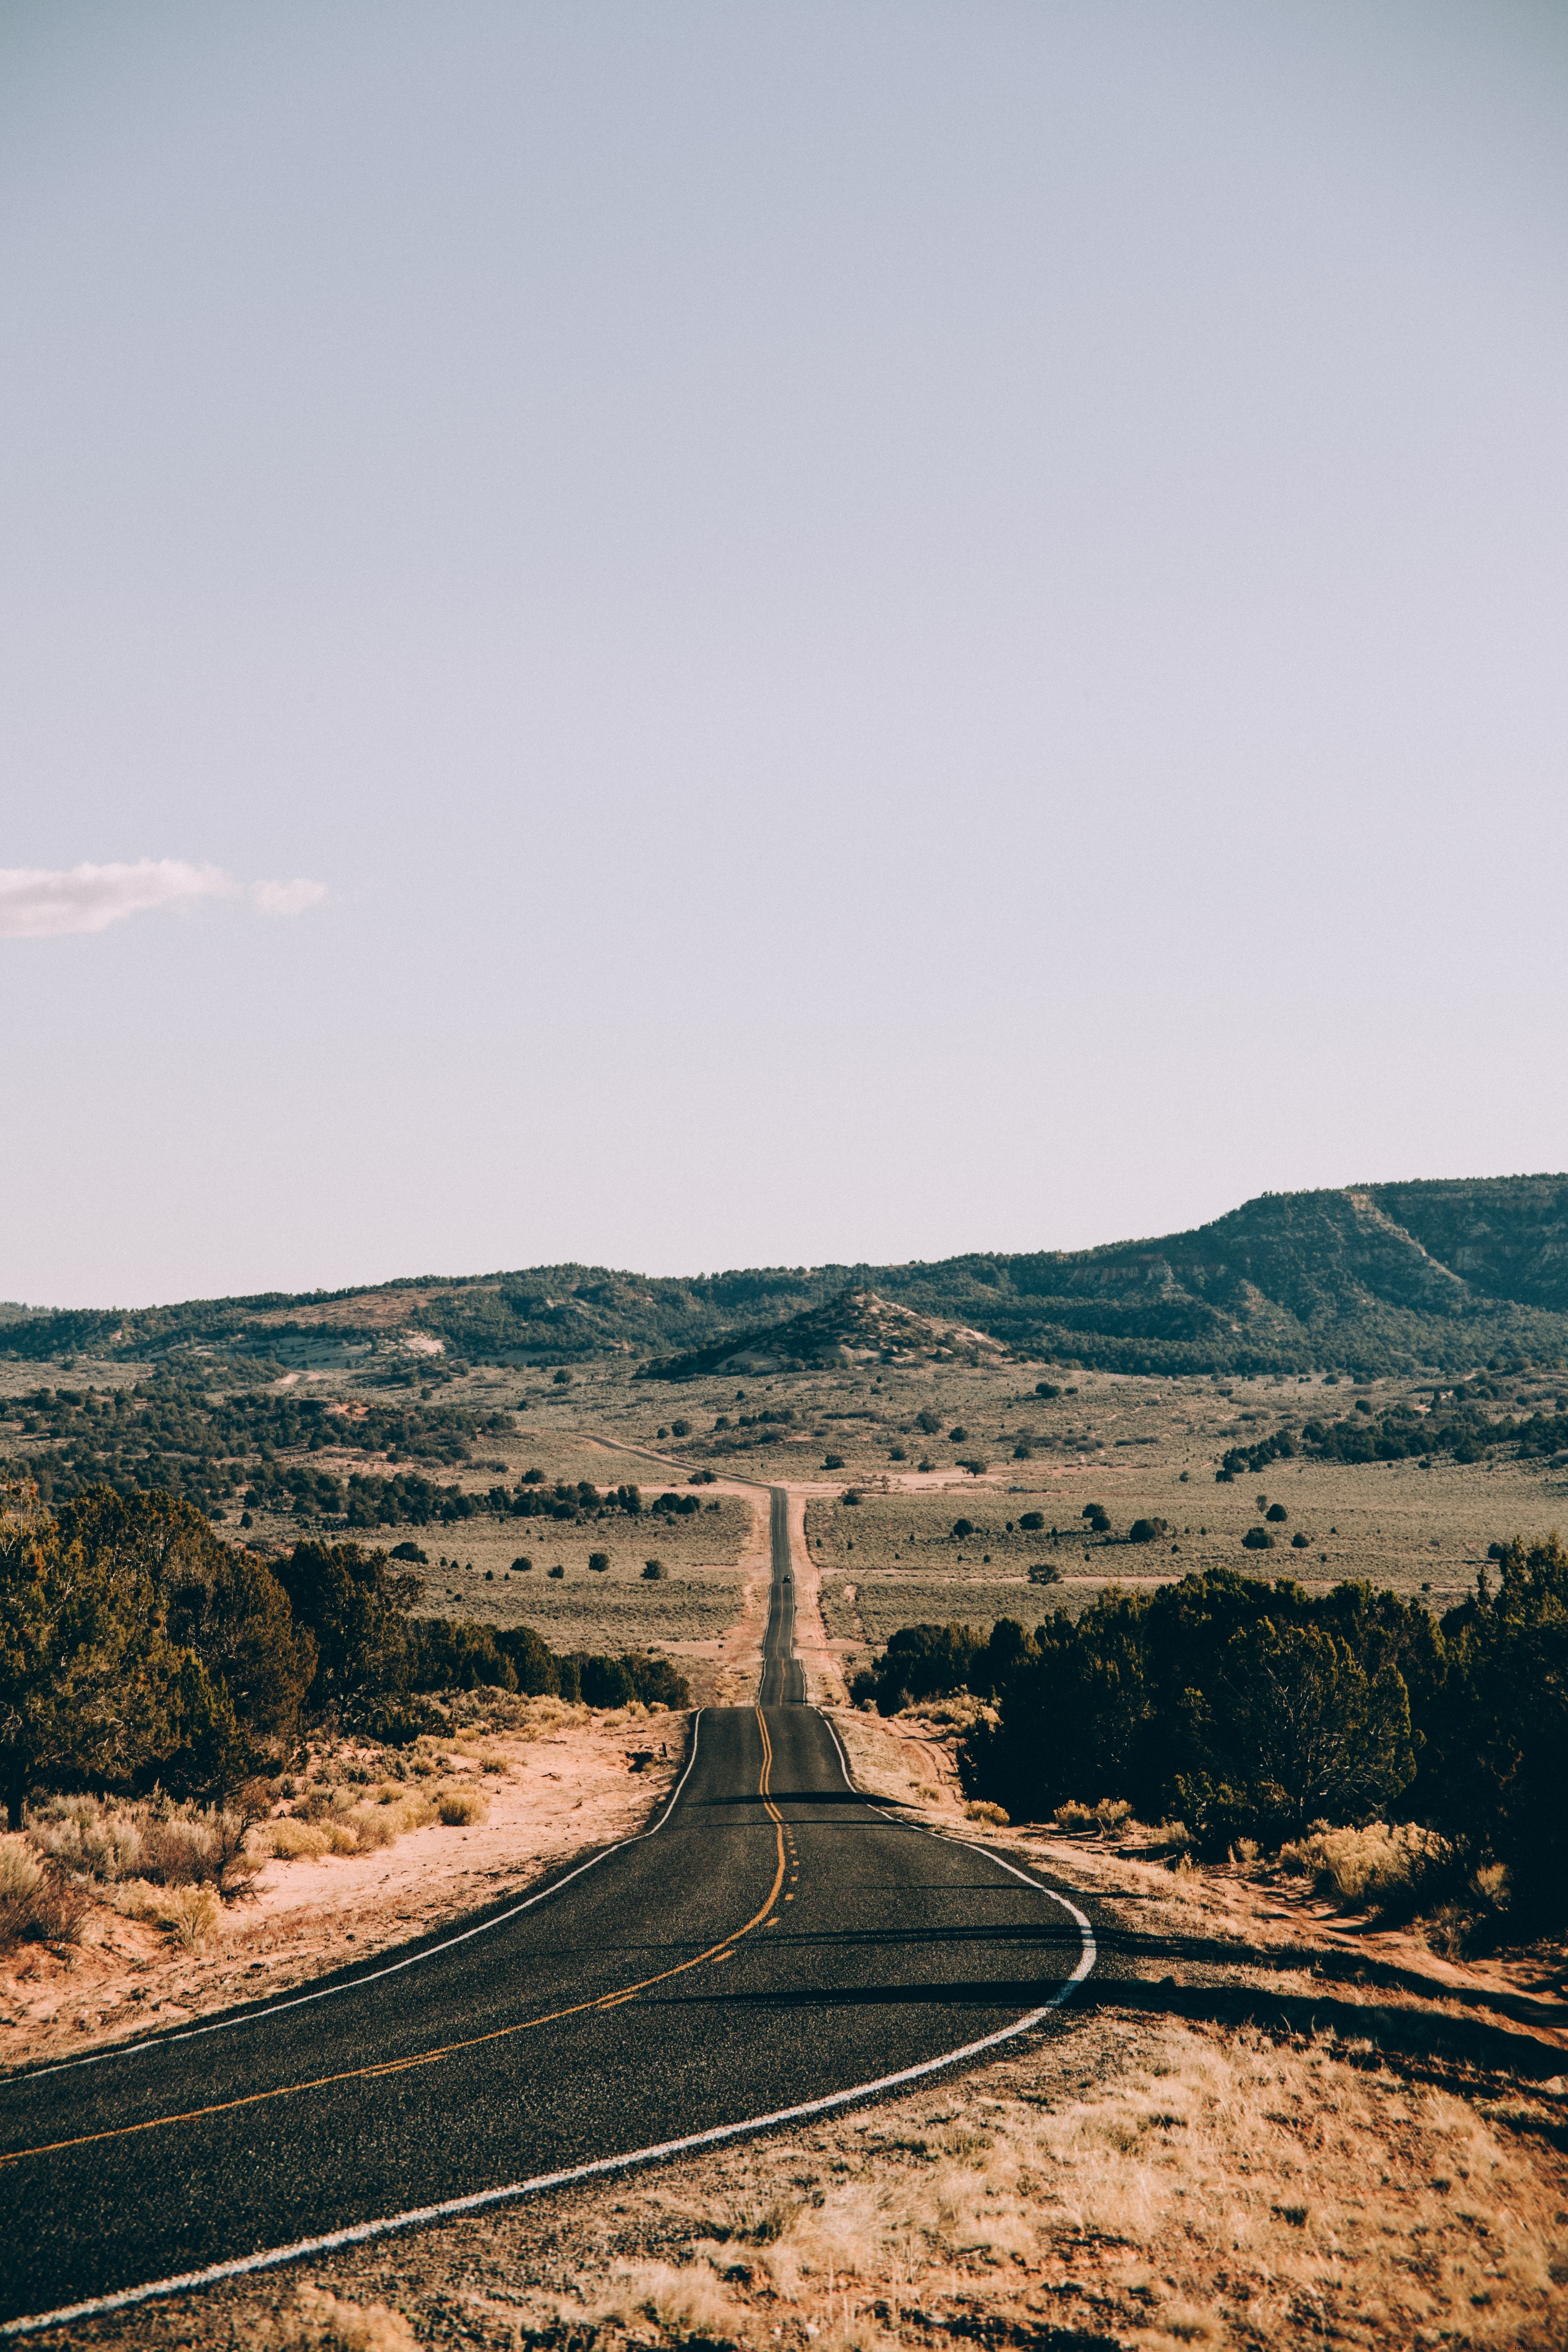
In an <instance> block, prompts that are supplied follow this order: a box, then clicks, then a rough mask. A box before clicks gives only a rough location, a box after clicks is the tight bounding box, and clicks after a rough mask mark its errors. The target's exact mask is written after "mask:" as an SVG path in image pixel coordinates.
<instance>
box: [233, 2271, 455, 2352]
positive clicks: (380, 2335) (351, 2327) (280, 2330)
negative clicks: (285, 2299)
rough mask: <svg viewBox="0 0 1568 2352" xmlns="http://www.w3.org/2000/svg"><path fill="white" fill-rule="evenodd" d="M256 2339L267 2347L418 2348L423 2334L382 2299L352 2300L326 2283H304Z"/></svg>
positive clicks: (320, 2350)
mask: <svg viewBox="0 0 1568 2352" xmlns="http://www.w3.org/2000/svg"><path fill="white" fill-rule="evenodd" d="M258 2340H259V2341H260V2343H261V2344H263V2345H264V2346H266V2347H268V2352H416V2347H417V2345H418V2340H419V2339H418V2337H417V2336H416V2335H415V2333H414V2330H413V2329H412V2328H411V2327H410V2326H409V2325H408V2322H407V2320H406V2319H405V2318H404V2316H403V2315H402V2313H401V2312H398V2311H393V2310H391V2309H389V2308H388V2306H387V2305H385V2304H384V2303H373V2304H369V2305H364V2304H358V2303H348V2302H345V2301H342V2300H341V2299H340V2298H339V2297H338V2296H337V2295H335V2294H331V2291H330V2290H328V2289H326V2288H324V2287H314V2286H303V2287H301V2288H300V2291H299V2293H298V2294H297V2295H296V2296H295V2298H294V2302H293V2305H292V2307H291V2308H290V2309H289V2310H288V2311H287V2312H284V2313H281V2314H280V2315H278V2316H277V2317H276V2318H274V2319H273V2320H272V2321H271V2322H270V2323H269V2325H268V2326H266V2328H265V2329H264V2330H263V2332H262V2334H261V2336H260V2337H259V2339H258Z"/></svg>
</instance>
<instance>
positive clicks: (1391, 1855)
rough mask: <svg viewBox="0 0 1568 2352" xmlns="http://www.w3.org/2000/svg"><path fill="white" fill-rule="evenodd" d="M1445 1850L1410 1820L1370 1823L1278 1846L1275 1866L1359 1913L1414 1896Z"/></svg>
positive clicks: (1317, 1832)
mask: <svg viewBox="0 0 1568 2352" xmlns="http://www.w3.org/2000/svg"><path fill="white" fill-rule="evenodd" d="M1445 1852H1446V1848H1445V1846H1444V1843H1443V1840H1442V1839H1441V1838H1439V1837H1436V1836H1435V1835H1434V1833H1433V1832H1431V1831H1430V1830H1423V1829H1417V1828H1416V1827H1415V1824H1414V1823H1413V1822H1397V1823H1394V1824H1393V1825H1392V1826H1391V1825H1390V1823H1389V1822H1369V1823H1368V1824H1367V1826H1366V1827H1365V1828H1364V1829H1359V1830H1349V1829H1341V1830H1336V1829H1330V1828H1327V1827H1319V1828H1315V1829H1312V1830H1310V1832H1308V1834H1307V1835H1306V1836H1305V1837H1304V1838H1298V1839H1295V1840H1294V1841H1293V1842H1292V1843H1290V1844H1289V1845H1283V1846H1281V1847H1280V1849H1279V1867H1280V1869H1281V1870H1282V1871H1283V1872H1284V1873H1285V1874H1286V1875H1287V1876H1288V1877H1291V1878H1310V1880H1311V1882H1312V1884H1313V1885H1314V1886H1315V1887H1317V1888H1318V1890H1319V1891H1320V1892H1321V1893H1322V1894H1331V1895H1338V1896H1339V1898H1340V1901H1341V1902H1342V1903H1345V1904H1348V1905H1351V1906H1352V1907H1354V1908H1356V1909H1362V1908H1364V1907H1365V1906H1368V1905H1371V1904H1376V1903H1387V1902H1389V1901H1390V1900H1392V1899H1394V1898H1397V1897H1398V1896H1400V1895H1408V1894H1410V1893H1412V1892H1414V1891H1415V1889H1416V1888H1417V1887H1418V1886H1419V1885H1420V1884H1421V1881H1422V1880H1423V1878H1424V1877H1426V1876H1427V1875H1429V1874H1430V1873H1431V1871H1432V1870H1433V1868H1434V1866H1435V1865H1436V1864H1437V1863H1438V1862H1439V1861H1440V1860H1441V1858H1442V1856H1443V1854H1444V1853H1445Z"/></svg>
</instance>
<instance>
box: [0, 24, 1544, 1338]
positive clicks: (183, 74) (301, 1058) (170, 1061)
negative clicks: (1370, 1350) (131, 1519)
mask: <svg viewBox="0 0 1568 2352" xmlns="http://www.w3.org/2000/svg"><path fill="white" fill-rule="evenodd" d="M1565 121H1568V10H1564V9H1563V7H1562V6H1561V5H1540V6H1525V5H1509V0H1479V5H1473V6H1466V7H1449V6H1445V5H1442V4H1441V0H1412V5H1378V4H1377V0H1346V5H1332V0H1316V5H1289V0H1279V4H1278V5H1267V6H1263V7H1259V6H1258V5H1256V0H1237V5H1184V0H1170V5H1159V0H1148V5H1130V4H1129V0H1076V4H1075V0H1067V4H1066V5H1049V0H1030V4H1029V5H1012V0H966V5H956V0H953V4H952V5H922V0H831V5H765V0H762V4H761V5H759V0H743V5H742V0H730V5H679V0H665V5H659V4H658V0H637V5H616V0H563V5H528V0H512V5H487V0H423V5H400V0H371V5H347V0H340V4H339V5H334V0H308V5H289V0H251V5H245V6H234V5H222V0H199V5H184V6H182V5H162V0H139V5H124V0H103V5H78V0H27V4H26V5H18V0H8V5H5V4H4V0H0V315H3V318H4V335H5V364H4V369H3V372H0V596H3V600H4V609H3V611H0V807H3V813H4V820H5V822H4V826H3V828H0V867H3V868H5V869H6V870H5V872H4V873H0V991H3V995H0V1003H3V1005H4V1014H5V1059H4V1065H3V1068H4V1077H3V1082H0V1083H3V1093H0V1100H3V1102H4V1109H5V1116H4V1121H3V1132H4V1152H3V1157H0V1171H3V1172H0V1188H3V1206H4V1223H3V1231H0V1297H22V1298H26V1299H29V1300H35V1301H39V1302H47V1303H50V1304H58V1305H66V1304H76V1303H88V1302H91V1303H108V1302H110V1301H112V1302H116V1303H121V1304H126V1305H131V1304H140V1303H143V1302H146V1301H149V1300H153V1299H161V1298H170V1297H184V1296H189V1295H196V1294H201V1293H206V1292H213V1291H226V1290H247V1289H253V1288H260V1287H271V1286H279V1287H289V1288H295V1287H303V1286H310V1285H316V1284H321V1285H326V1286H337V1285H341V1284H345V1283H350V1282H354V1281H360V1280H369V1279H376V1278H380V1277H382V1276H389V1275H394V1274H407V1273H420V1272H426V1271H439V1272H449V1273H459V1272H473V1271H479V1270H482V1269H487V1268H491V1267H496V1266H501V1265H506V1266H515V1265H529V1264H533V1263H538V1262H541V1261H552V1260H557V1259H564V1258H581V1259H584V1260H588V1261H591V1262H595V1263H608V1264H612V1265H629V1266H637V1267H641V1268H646V1269H647V1270H650V1271H656V1272H684V1271H696V1270H699V1269H702V1268H708V1267H716V1266H721V1265H736V1264H751V1263H758V1262H763V1263H779V1262H785V1263H797V1262H802V1261H805V1262H820V1261H822V1260H825V1259H852V1258H857V1257H868V1258H872V1259H883V1258H902V1257H906V1256H926V1257H934V1256H939V1255H945V1254H947V1253H949V1252H952V1251H955V1250H960V1249H965V1248H1001V1249H1027V1248H1038V1247H1046V1246H1067V1245H1076V1244H1083V1243H1089V1242H1094V1241H1102V1240H1111V1239H1115V1238H1118V1237H1120V1236H1123V1235H1126V1234H1139V1233H1158V1232H1162V1231H1165V1230H1169V1229H1171V1228H1173V1227H1177V1226H1180V1225H1184V1224H1186V1223H1193V1222H1195V1221H1198V1220H1201V1219H1204V1218H1206V1217H1209V1216H1213V1215H1215V1214H1217V1213H1220V1212H1222V1211H1224V1210H1225V1209H1226V1208H1228V1207H1230V1206H1232V1205H1233V1204H1235V1203H1236V1202H1238V1201H1240V1200H1242V1199H1243V1198H1245V1197H1247V1195H1249V1194H1251V1193H1255V1192H1258V1191H1260V1190H1262V1189H1264V1188H1274V1189H1284V1188H1289V1187H1294V1186H1298V1185H1312V1184H1338V1183H1343V1182H1347V1181H1353V1180H1356V1179H1365V1178H1396V1177H1410V1176H1417V1175H1455V1174H1471V1173H1498V1172H1509V1171H1516V1170H1526V1169H1542V1168H1562V1167H1563V1166H1565V1165H1568V1085H1565V1083H1564V1067H1563V1016H1564V995H1565V992H1568V982H1565V976H1564V975H1565V971H1568V957H1565V953H1564V916H1563V877H1564V851H1565V848H1568V840H1565V835H1568V789H1565V785H1568V778H1565V772H1564V769H1565V762H1564V747H1565V743H1568V657H1565V656H1568V593H1565V591H1568V513H1565V506H1568V500H1565V497H1564V491H1565V488H1568V365H1565V361H1568V300H1565V269H1564V265H1565V259H1568V203H1565V197H1568V138H1565V135H1564V124H1565ZM79 869H85V870H79Z"/></svg>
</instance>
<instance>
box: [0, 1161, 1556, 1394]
mask: <svg viewBox="0 0 1568 2352" xmlns="http://www.w3.org/2000/svg"><path fill="white" fill-rule="evenodd" d="M867 1289H870V1290H875V1291H876V1292H878V1293H879V1294H880V1296H881V1297H882V1298H884V1299H886V1300H891V1301H894V1302H897V1303H898V1304H900V1305H901V1306H904V1307H910V1308H913V1309H915V1310H916V1311H917V1312H919V1313H920V1314H922V1315H926V1316H930V1317H932V1318H937V1319H940V1320H943V1321H951V1322H954V1323H961V1324H966V1325H969V1326H971V1327H973V1328H976V1329H978V1330H982V1331H985V1332H989V1333H991V1334H993V1335H994V1337H995V1338H996V1339H1000V1340H1003V1341H1005V1342H1006V1343H1007V1344H1008V1345H1009V1346H1011V1347H1013V1348H1015V1349H1017V1350H1019V1351H1020V1352H1021V1353H1023V1354H1033V1355H1037V1356H1041V1357H1050V1358H1061V1359H1066V1360H1077V1361H1079V1362H1082V1363H1085V1364H1092V1365H1099V1366H1103V1367H1106V1368H1108V1369H1113V1370H1127V1371H1178V1370H1181V1371H1197V1370H1213V1371H1225V1370H1238V1371H1240V1370H1309V1369H1310V1368H1312V1367H1313V1366H1323V1367H1331V1366H1339V1367H1343V1368H1345V1369H1348V1370H1356V1371H1368V1372H1371V1371H1394V1370H1410V1369H1414V1368H1416V1367H1420V1366H1424V1365H1431V1366H1433V1367H1435V1368H1436V1369H1438V1370H1455V1371H1458V1370H1467V1369H1468V1368H1470V1367H1472V1366H1474V1365H1476V1364H1484V1363H1486V1362H1489V1360H1491V1359H1493V1358H1494V1357H1495V1358H1498V1359H1500V1360H1505V1361H1511V1360H1515V1359H1517V1360H1531V1361H1546V1362H1556V1361H1557V1360H1559V1359H1560V1358H1563V1357H1564V1356H1568V1176H1513V1177H1490V1178H1484V1179H1477V1180H1471V1181H1452V1182H1414V1183H1406V1184H1369V1185H1364V1186H1356V1187H1352V1188H1349V1189H1346V1190H1344V1191H1331V1192H1277V1193H1264V1194H1263V1195H1262V1196H1261V1197H1260V1198H1259V1199H1258V1200H1255V1201H1249V1202H1247V1203H1246V1204H1245V1205H1244V1206H1243V1207H1241V1208H1239V1209H1236V1210H1233V1211H1232V1212H1231V1213H1229V1214H1228V1215H1227V1216H1224V1217H1220V1218H1216V1219H1215V1222H1214V1223H1212V1224H1208V1225H1201V1226H1199V1227H1197V1228H1196V1229H1195V1230H1194V1231H1193V1232H1191V1233H1184V1234H1167V1235H1165V1236H1164V1237H1163V1238H1162V1239H1159V1240H1155V1241H1139V1242H1118V1243H1112V1244H1109V1245H1107V1246H1106V1247H1103V1248H1100V1249H1092V1250H1041V1251H1036V1252H1028V1253H1024V1254H1018V1255H1003V1254H1000V1253H993V1252H984V1253H979V1254H976V1255H971V1256H963V1257H956V1258H947V1259H942V1260H940V1261H937V1262H935V1263H932V1264H929V1265H928V1264H921V1263H915V1264H911V1265H883V1266H876V1265H826V1266H811V1267H806V1266H793V1267H792V1266H769V1267H752V1268H747V1269H744V1270H742V1271H738V1272H734V1273H729V1274H710V1275H696V1276H643V1275H634V1274H626V1273H617V1272H615V1271H613V1270H611V1269H608V1268H606V1267H603V1266H585V1265H555V1266H535V1267H531V1268H526V1269H524V1270H522V1271H520V1272H517V1273H501V1274H489V1275H479V1276H470V1277H464V1278H456V1279H454V1278H450V1277H446V1276H421V1277H416V1278H410V1279H406V1280H403V1281H399V1282H393V1283H385V1284H382V1285H379V1286H374V1287H366V1288H363V1289H358V1290H345V1291H334V1292H321V1291H318V1292H312V1293H310V1294H308V1295H306V1296H302V1297H289V1296H287V1295H285V1294H282V1293H278V1292H269V1293H265V1294H262V1295H260V1296H258V1297H248V1298H220V1299H198V1300H193V1301H190V1302H188V1303H186V1304H184V1305H182V1306H175V1307H150V1308H141V1309H137V1310H134V1311H129V1312H122V1311H121V1310H119V1309H113V1308H110V1309H104V1310H98V1309H84V1310H80V1311H73V1312H70V1313H65V1314H54V1315H38V1314H24V1315H20V1316H16V1317H14V1318H10V1319H7V1320H6V1321H5V1323H4V1324H3V1325H0V1356H3V1355H6V1354H9V1355H11V1356H13V1357H16V1358H20V1359H23V1360H35V1361H43V1360H61V1359H69V1358H71V1357H74V1356H91V1357H97V1358H108V1359H113V1358H128V1359H133V1360H145V1359H148V1358H157V1357H161V1356H164V1355H167V1354H168V1353H169V1352H170V1351H171V1350H174V1349H190V1348H197V1349H209V1350H213V1351H216V1352H217V1353H219V1354H221V1355H232V1356H241V1357H243V1356H248V1357H250V1358H252V1359H253V1360H254V1359H258V1358H259V1359H267V1358H277V1359H279V1360H283V1361H290V1360H295V1359H296V1358H297V1357H298V1356H299V1355H300V1352H301V1351H302V1350H309V1349H318V1350H320V1349H329V1348H333V1347H336V1348H341V1349H361V1350H371V1351H374V1354H375V1355H376V1356H377V1357H378V1358H390V1359H391V1360H392V1363H391V1364H390V1365H389V1368H388V1369H389V1371H393V1370H395V1362H396V1360H397V1359H398V1357H399V1356H400V1355H401V1356H402V1357H403V1360H405V1362H406V1361H407V1360H409V1356H408V1351H409V1349H410V1348H411V1346H413V1347H416V1348H417V1347H423V1348H425V1349H426V1350H427V1351H428V1352H430V1353H431V1354H432V1355H434V1353H435V1351H436V1349H437V1346H438V1348H439V1350H440V1352H441V1353H442V1354H443V1355H444V1356H445V1357H446V1358H447V1360H448V1361H450V1360H454V1359H456V1360H469V1361H481V1362H482V1361H505V1362H533V1363H540V1364H563V1363H564V1364H569V1363H572V1362H574V1361H582V1360H587V1359H590V1358H593V1357H603V1356H605V1355H616V1354H618V1355H622V1356H626V1357H628V1358H633V1359H636V1360H639V1361H648V1360H651V1361H653V1362H655V1363H657V1362H658V1361H659V1360H665V1359H689V1358H690V1357H691V1356H693V1354H694V1353H697V1352H700V1351H702V1350H707V1349H712V1348H713V1347H715V1346H716V1345H717V1343H719V1342H721V1341H722V1340H725V1339H731V1340H732V1341H734V1342H735V1343H736V1344H740V1343H741V1342H742V1341H744V1340H746V1339H749V1338H752V1337H755V1338H756V1339H758V1340H759V1341H761V1340H762V1339H763V1337H764V1336H765V1335H766V1334H768V1333H769V1332H771V1331H773V1330H775V1329H777V1328H779V1327H780V1326H782V1325H784V1324H785V1323H787V1322H789V1321H790V1320H791V1318H795V1317H796V1316H799V1315H802V1314H814V1313H818V1312H820V1311H821V1310H824V1309H828V1308H830V1303H831V1302H832V1301H833V1300H835V1299H836V1298H837V1297H839V1296H840V1295H841V1294H844V1293H846V1292H848V1291H851V1290H856V1291H860V1290H867Z"/></svg>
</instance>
